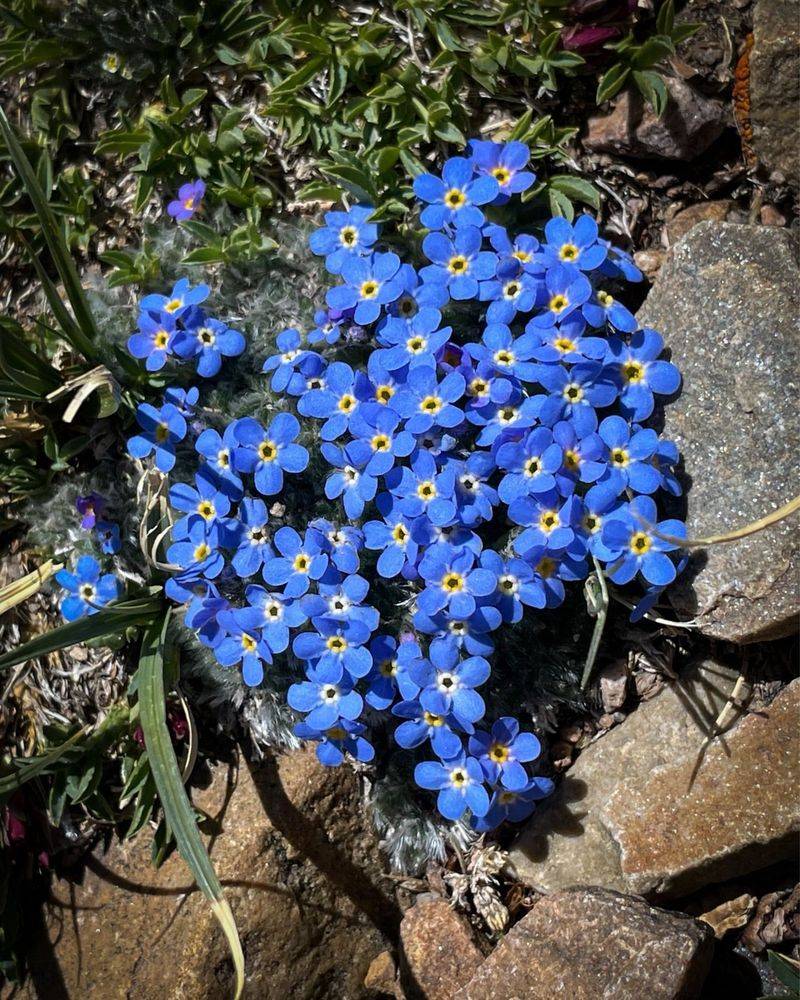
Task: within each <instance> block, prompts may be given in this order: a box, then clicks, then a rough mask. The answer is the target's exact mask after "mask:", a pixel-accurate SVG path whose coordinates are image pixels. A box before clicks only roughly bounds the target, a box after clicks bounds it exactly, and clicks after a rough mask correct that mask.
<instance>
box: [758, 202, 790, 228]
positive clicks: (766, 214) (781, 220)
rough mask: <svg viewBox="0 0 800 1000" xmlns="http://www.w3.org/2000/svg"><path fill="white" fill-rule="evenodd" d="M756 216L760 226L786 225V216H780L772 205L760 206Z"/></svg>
mask: <svg viewBox="0 0 800 1000" xmlns="http://www.w3.org/2000/svg"><path fill="white" fill-rule="evenodd" d="M758 216H759V218H760V219H761V225H762V226H785V225H786V216H785V215H782V214H781V213H780V212H779V211H778V209H777V208H775V206H774V205H762V206H761V211H760V212H759V213H758Z"/></svg>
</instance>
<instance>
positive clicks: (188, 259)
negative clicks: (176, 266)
mask: <svg viewBox="0 0 800 1000" xmlns="http://www.w3.org/2000/svg"><path fill="white" fill-rule="evenodd" d="M224 262H225V254H224V253H223V252H222V250H221V249H220V248H219V247H198V248H197V250H190V251H189V253H187V254H186V256H185V257H184V258H183V259H182V260H181V264H223V263H224Z"/></svg>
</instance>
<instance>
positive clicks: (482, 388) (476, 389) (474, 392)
mask: <svg viewBox="0 0 800 1000" xmlns="http://www.w3.org/2000/svg"><path fill="white" fill-rule="evenodd" d="M488 389H489V383H488V382H487V381H486V379H483V378H474V379H473V380H472V381H471V382H470V384H469V389H468V392H469V394H470V396H485V395H486V392H487V391H488Z"/></svg>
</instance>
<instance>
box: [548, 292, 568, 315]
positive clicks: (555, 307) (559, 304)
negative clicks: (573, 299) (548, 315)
mask: <svg viewBox="0 0 800 1000" xmlns="http://www.w3.org/2000/svg"><path fill="white" fill-rule="evenodd" d="M568 305H569V299H568V298H567V297H566V295H562V294H561V293H560V292H559V293H558V294H557V295H554V296H553V297H552V298H551V299H550V302H549V308H550V311H551V312H554V313H560V312H563V311H564V310H565V309H566V308H567V306H568Z"/></svg>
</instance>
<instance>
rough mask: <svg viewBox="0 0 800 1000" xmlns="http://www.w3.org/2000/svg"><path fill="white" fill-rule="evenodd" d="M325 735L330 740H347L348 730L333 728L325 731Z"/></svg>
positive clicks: (339, 727)
mask: <svg viewBox="0 0 800 1000" xmlns="http://www.w3.org/2000/svg"><path fill="white" fill-rule="evenodd" d="M325 735H326V736H327V737H328V739H329V740H346V739H347V730H346V729H343V728H342V727H341V726H331V728H330V729H326V730H325Z"/></svg>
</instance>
